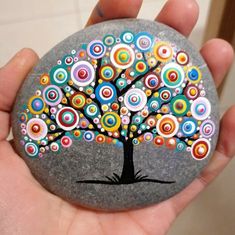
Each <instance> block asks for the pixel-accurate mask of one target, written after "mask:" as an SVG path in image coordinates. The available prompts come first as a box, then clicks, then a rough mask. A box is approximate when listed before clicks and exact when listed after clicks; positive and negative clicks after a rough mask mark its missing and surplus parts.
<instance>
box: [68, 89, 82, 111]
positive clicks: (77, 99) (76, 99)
mask: <svg viewBox="0 0 235 235" xmlns="http://www.w3.org/2000/svg"><path fill="white" fill-rule="evenodd" d="M70 103H71V106H72V107H73V108H75V109H82V108H83V107H84V106H85V104H86V96H85V95H84V94H83V93H81V92H77V93H74V94H73V95H72V96H71V98H70Z"/></svg>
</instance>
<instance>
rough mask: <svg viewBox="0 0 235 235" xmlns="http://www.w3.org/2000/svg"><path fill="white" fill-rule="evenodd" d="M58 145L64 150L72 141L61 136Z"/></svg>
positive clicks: (67, 137)
mask: <svg viewBox="0 0 235 235" xmlns="http://www.w3.org/2000/svg"><path fill="white" fill-rule="evenodd" d="M60 143H61V145H62V146H63V147H64V148H69V147H70V146H71V145H72V143H73V141H72V139H71V138H70V137H69V136H63V137H62V138H61V141H60Z"/></svg>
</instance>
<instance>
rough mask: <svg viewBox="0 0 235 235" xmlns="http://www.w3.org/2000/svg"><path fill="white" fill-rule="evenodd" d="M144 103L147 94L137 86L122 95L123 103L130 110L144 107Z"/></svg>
mask: <svg viewBox="0 0 235 235" xmlns="http://www.w3.org/2000/svg"><path fill="white" fill-rule="evenodd" d="M146 103H147V96H146V95H145V93H144V92H143V91H142V90H140V89H138V88H133V89H130V90H128V91H127V92H126V94H125V96H124V104H125V106H126V107H127V108H128V109H129V110H130V111H139V110H141V109H143V108H144V107H145V105H146Z"/></svg>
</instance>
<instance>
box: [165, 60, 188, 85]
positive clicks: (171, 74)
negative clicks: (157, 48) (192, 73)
mask: <svg viewBox="0 0 235 235" xmlns="http://www.w3.org/2000/svg"><path fill="white" fill-rule="evenodd" d="M161 78H162V81H163V83H164V84H165V86H167V87H170V88H176V87H178V86H180V85H181V84H182V83H183V81H184V78H185V74H184V70H183V69H182V67H181V66H179V65H177V64H175V63H169V64H167V65H165V66H164V67H163V69H162V72H161Z"/></svg>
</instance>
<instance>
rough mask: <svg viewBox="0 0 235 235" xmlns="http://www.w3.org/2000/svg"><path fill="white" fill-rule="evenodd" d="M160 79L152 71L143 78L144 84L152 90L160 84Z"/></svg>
mask: <svg viewBox="0 0 235 235" xmlns="http://www.w3.org/2000/svg"><path fill="white" fill-rule="evenodd" d="M160 81H161V80H160V78H159V77H158V76H157V75H156V74H154V73H150V74H147V75H146V76H145V78H144V84H145V86H146V87H147V88H149V89H152V90H154V89H157V88H158V87H159V86H160Z"/></svg>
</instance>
